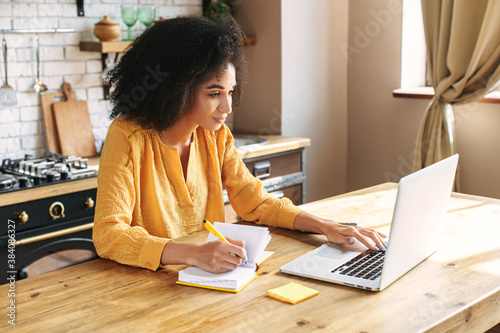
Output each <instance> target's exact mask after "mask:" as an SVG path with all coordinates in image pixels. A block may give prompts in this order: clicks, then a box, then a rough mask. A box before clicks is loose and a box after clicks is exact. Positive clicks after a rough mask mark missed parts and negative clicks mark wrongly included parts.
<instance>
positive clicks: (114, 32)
mask: <svg viewBox="0 0 500 333" xmlns="http://www.w3.org/2000/svg"><path fill="white" fill-rule="evenodd" d="M121 33H122V29H120V25H119V24H118V23H117V22H116V21H113V20H112V19H111V18H110V17H109V15H106V16H104V18H103V19H102V20H100V21H99V22H97V23H96V24H95V27H94V35H95V36H96V37H97V38H98V39H99V40H100V41H102V42H112V41H115V40H117V39H118V37H120V35H121Z"/></svg>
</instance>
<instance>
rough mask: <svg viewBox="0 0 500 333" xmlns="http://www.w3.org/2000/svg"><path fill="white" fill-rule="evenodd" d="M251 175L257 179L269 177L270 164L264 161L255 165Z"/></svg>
mask: <svg viewBox="0 0 500 333" xmlns="http://www.w3.org/2000/svg"><path fill="white" fill-rule="evenodd" d="M253 175H254V176H255V177H256V178H259V179H263V178H266V177H269V176H270V175H271V162H269V161H264V162H259V163H255V165H254V166H253Z"/></svg>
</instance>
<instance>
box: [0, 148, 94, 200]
mask: <svg viewBox="0 0 500 333" xmlns="http://www.w3.org/2000/svg"><path fill="white" fill-rule="evenodd" d="M96 175H97V171H96V170H94V169H92V168H90V167H89V161H88V159H87V158H82V157H76V156H66V155H62V154H54V153H45V154H44V155H43V156H42V157H40V158H34V157H33V156H32V155H25V156H24V158H21V159H10V158H9V159H5V160H3V161H2V164H1V165H0V193H5V192H9V191H15V190H21V189H26V188H31V187H35V186H43V185H50V184H55V183H60V182H65V181H71V180H76V179H81V178H87V177H95V176H96Z"/></svg>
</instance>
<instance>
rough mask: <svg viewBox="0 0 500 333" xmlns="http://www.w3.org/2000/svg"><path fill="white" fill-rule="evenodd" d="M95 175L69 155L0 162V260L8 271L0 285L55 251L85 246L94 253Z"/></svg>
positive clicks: (22, 274)
mask: <svg viewBox="0 0 500 333" xmlns="http://www.w3.org/2000/svg"><path fill="white" fill-rule="evenodd" d="M96 176H97V171H96V170H95V169H93V168H92V167H90V166H89V161H88V159H87V158H81V157H75V156H65V155H61V154H53V153H46V154H45V155H43V156H41V157H37V158H34V157H33V156H31V155H26V156H25V157H24V158H20V159H4V160H3V161H2V163H1V164H0V260H2V262H4V263H7V262H9V270H8V271H6V270H3V271H1V272H0V284H3V283H6V282H8V281H7V276H11V275H12V274H13V275H15V276H16V279H21V278H25V277H27V276H28V274H27V270H28V266H29V265H31V264H32V263H33V262H35V261H37V260H38V259H40V258H42V257H44V256H47V255H50V254H53V253H57V252H59V251H63V250H71V249H85V250H89V251H90V252H91V253H93V258H95V257H97V255H96V253H95V248H94V244H93V242H92V227H93V218H94V212H95V208H94V206H95V201H96V195H97V181H96V180H95V179H94V180H93V179H92V177H96ZM66 182H72V183H71V184H67V185H71V186H65V185H66V184H65V183H66ZM51 186H53V190H51V188H50V187H51ZM41 187H46V188H45V189H43V190H42V189H41ZM38 188H40V189H41V190H40V191H38V190H37V189H38ZM24 190H26V192H24V193H26V195H23V192H20V191H24ZM14 255H15V260H14V259H12V260H11V259H9V258H11V257H13V256H14Z"/></svg>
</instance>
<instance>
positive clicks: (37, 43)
mask: <svg viewBox="0 0 500 333" xmlns="http://www.w3.org/2000/svg"><path fill="white" fill-rule="evenodd" d="M34 39H35V55H36V81H35V84H34V85H33V89H35V92H37V93H41V92H44V91H46V90H47V86H46V85H45V84H43V83H42V82H41V81H40V41H39V39H38V35H37V36H35V38H34Z"/></svg>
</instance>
